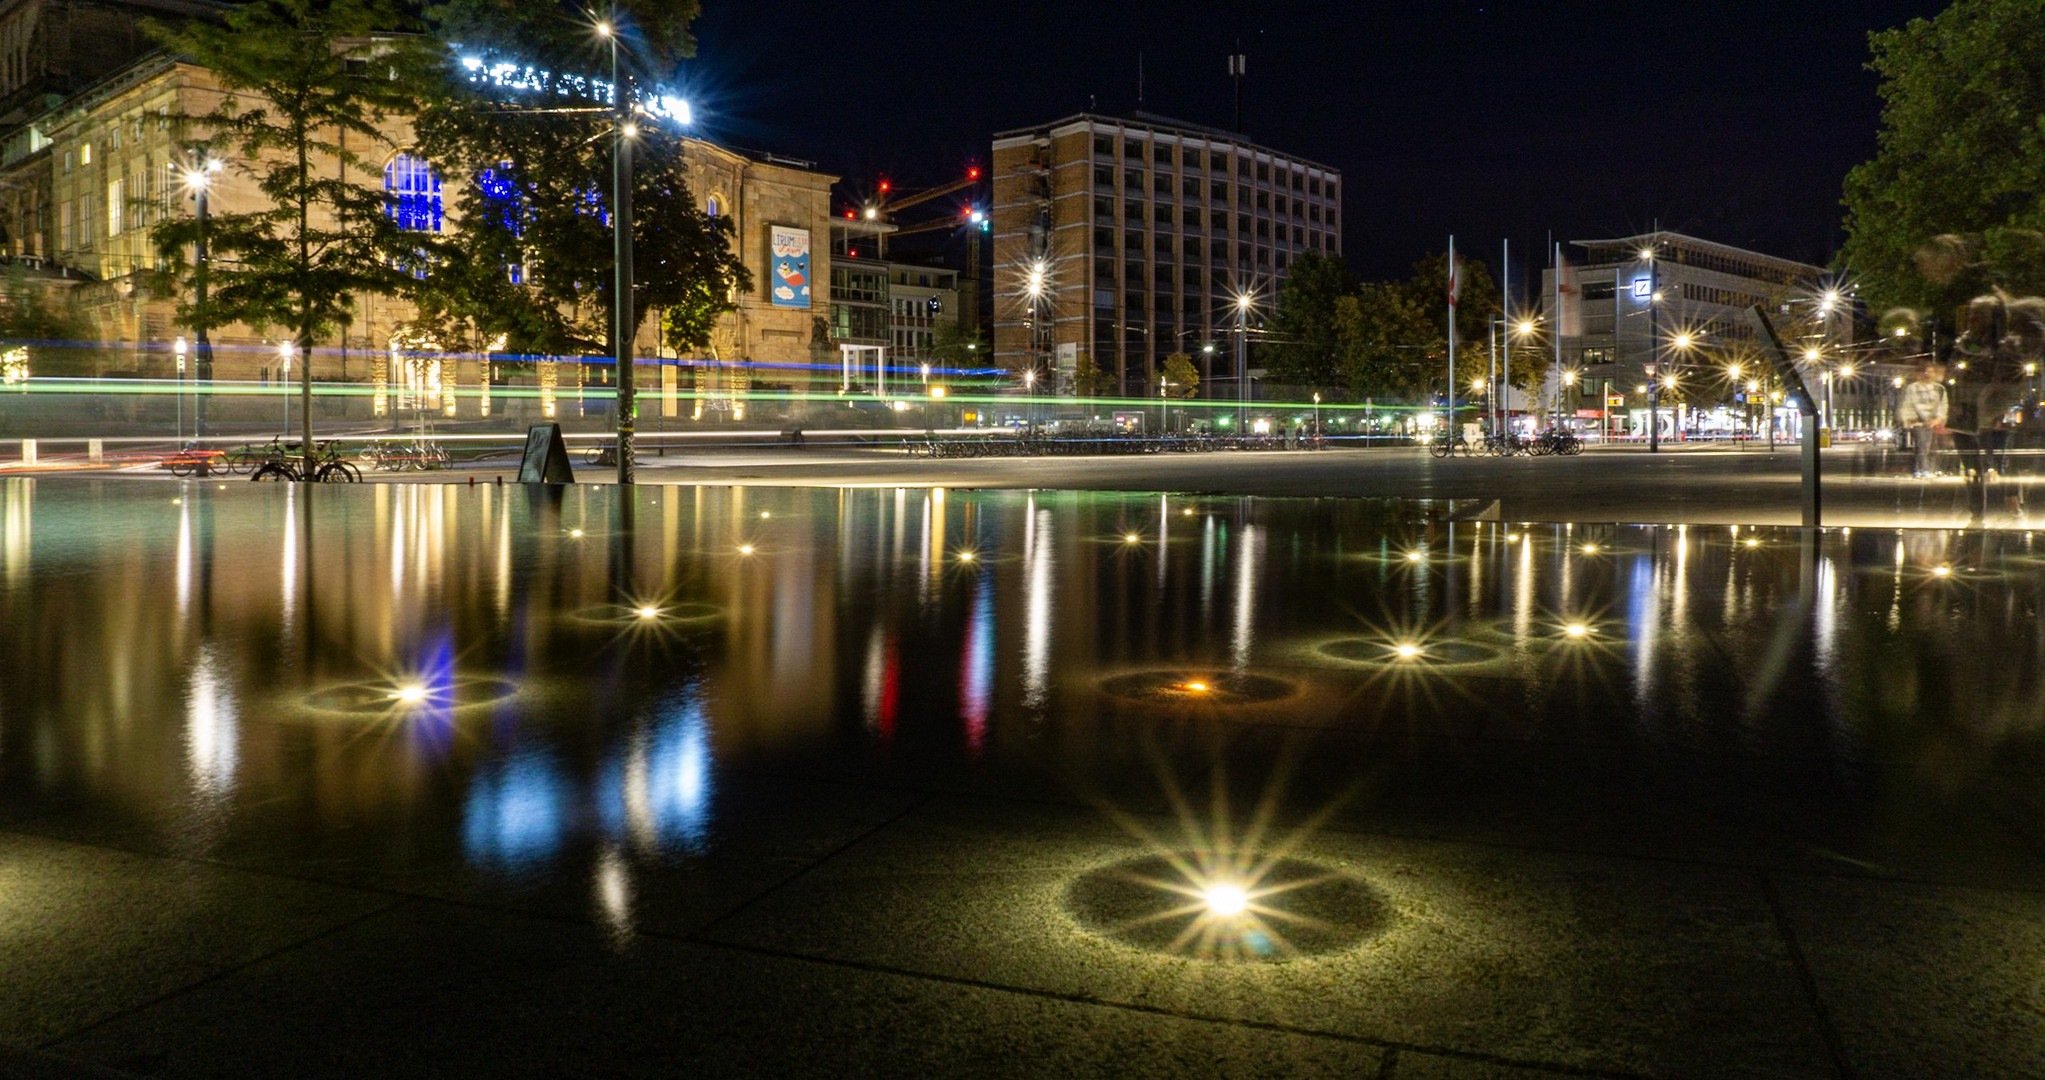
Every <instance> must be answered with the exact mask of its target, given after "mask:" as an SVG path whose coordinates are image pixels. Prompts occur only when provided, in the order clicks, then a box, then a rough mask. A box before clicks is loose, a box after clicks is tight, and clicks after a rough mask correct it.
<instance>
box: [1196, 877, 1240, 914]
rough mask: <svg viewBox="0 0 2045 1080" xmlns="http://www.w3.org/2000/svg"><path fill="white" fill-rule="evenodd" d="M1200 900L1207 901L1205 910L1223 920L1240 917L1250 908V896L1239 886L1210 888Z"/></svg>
mask: <svg viewBox="0 0 2045 1080" xmlns="http://www.w3.org/2000/svg"><path fill="white" fill-rule="evenodd" d="M1200 898H1201V899H1203V900H1205V901H1207V910H1209V911H1211V912H1213V913H1215V914H1216V915H1220V916H1222V917H1224V918H1227V917H1230V916H1235V915H1241V914H1242V913H1243V912H1244V911H1246V910H1248V909H1249V906H1250V894H1249V893H1246V892H1244V891H1243V887H1242V886H1240V885H1214V886H1210V887H1209V888H1208V889H1207V891H1206V892H1204V893H1202V894H1201V896H1200Z"/></svg>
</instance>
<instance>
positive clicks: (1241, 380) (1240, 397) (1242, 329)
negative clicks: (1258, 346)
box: [1236, 293, 1250, 438]
mask: <svg viewBox="0 0 2045 1080" xmlns="http://www.w3.org/2000/svg"><path fill="white" fill-rule="evenodd" d="M1249 338H1250V294H1249V293H1244V294H1242V295H1241V296H1238V297H1236V437H1237V438H1242V437H1244V436H1245V435H1246V434H1248V429H1249V426H1250V361H1249Z"/></svg>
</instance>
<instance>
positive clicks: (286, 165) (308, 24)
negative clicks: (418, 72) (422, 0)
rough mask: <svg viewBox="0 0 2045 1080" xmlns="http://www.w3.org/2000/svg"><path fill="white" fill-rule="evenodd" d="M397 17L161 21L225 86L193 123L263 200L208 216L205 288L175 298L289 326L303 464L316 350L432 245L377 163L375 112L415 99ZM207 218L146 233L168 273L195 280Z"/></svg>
mask: <svg viewBox="0 0 2045 1080" xmlns="http://www.w3.org/2000/svg"><path fill="white" fill-rule="evenodd" d="M403 28H404V19H403V17H402V16H401V14H400V10H399V8H398V6H397V5H396V4H395V3H393V2H392V0H264V2H262V3H255V4H239V5H235V6H232V7H229V8H227V9H226V10H225V12H224V14H223V16H222V19H221V21H220V22H218V23H214V22H210V21H205V20H193V21H191V22H189V23H185V24H183V25H181V26H179V27H177V28H175V29H166V28H164V27H160V26H159V27H155V28H153V32H154V33H156V35H157V37H158V38H159V39H160V40H162V41H163V43H164V44H165V46H167V47H168V48H169V49H170V50H171V51H173V52H175V53H178V54H180V55H182V56H184V57H186V58H187V59H189V60H190V61H191V62H192V63H194V64H197V65H199V66H200V67H203V68H206V69H208V70H209V71H210V72H212V74H213V77H214V78H215V79H216V80H217V81H218V82H219V83H220V85H221V87H222V88H223V90H224V91H225V93H224V94H223V96H222V98H221V99H220V102H219V104H218V105H217V106H216V107H215V108H214V109H213V110H212V111H211V112H208V113H205V114H203V115H200V116H195V117H188V118H186V119H187V122H189V123H191V124H193V125H195V126H196V127H197V128H198V129H199V131H200V132H201V133H203V135H204V138H205V140H206V143H207V145H208V146H209V148H211V150H212V151H213V152H214V153H215V154H216V155H217V156H219V157H221V158H222V159H224V160H225V161H226V163H227V167H228V168H229V169H233V170H235V171H237V172H239V173H240V174H241V175H243V176H245V177H247V178H248V179H249V180H251V181H252V182H253V183H254V185H255V188H256V190H257V191H258V192H259V193H260V194H261V196H262V205H261V207H260V208H258V209H254V210H249V211H244V212H240V213H231V214H214V215H212V217H211V219H210V220H209V222H208V223H207V224H206V226H205V228H206V241H207V243H208V245H209V247H210V249H211V252H212V255H213V258H212V259H211V260H209V261H210V262H211V264H212V265H211V267H210V270H209V275H208V276H209V285H210V286H211V287H210V289H209V292H208V296H207V300H206V303H205V305H204V307H203V310H202V309H201V308H199V307H197V306H195V305H193V304H192V303H189V302H186V303H181V304H180V305H179V312H178V313H179V317H180V319H182V320H185V321H187V322H190V323H193V324H199V323H203V324H205V325H208V326H220V325H224V324H226V323H230V322H244V323H247V324H248V325H250V326H253V327H258V328H261V327H266V326H281V327H284V328H285V329H286V330H288V331H289V333H290V335H291V338H292V341H293V342H294V343H295V345H296V351H297V363H298V365H299V369H298V370H299V376H300V384H299V405H300V409H301V411H302V413H303V415H304V422H305V426H304V430H305V431H306V432H307V434H308V438H307V439H306V440H305V455H306V464H307V467H308V469H310V467H311V464H312V454H313V445H312V439H311V438H310V437H309V436H310V433H311V431H312V368H313V356H314V352H313V346H314V345H315V344H316V343H317V342H318V341H320V340H321V339H322V338H323V337H324V336H325V335H326V334H328V333H330V332H332V331H333V330H334V329H336V328H338V327H341V326H345V325H347V324H348V322H349V321H350V319H351V317H352V315H353V306H352V305H353V299H354V297H355V296H356V295H357V294H361V293H379V294H387V295H388V294H408V293H410V292H411V291H412V289H413V287H414V286H415V285H416V284H417V282H418V278H417V277H416V276H415V274H416V273H417V272H419V271H420V270H421V269H422V264H421V255H422V251H423V250H424V249H425V248H426V247H427V246H428V245H427V244H426V243H425V242H423V241H422V239H421V237H420V235H419V234H418V233H415V232H408V231H407V230H405V229H403V228H401V227H400V225H399V223H398V222H397V221H396V220H395V219H393V217H392V216H391V215H390V214H389V213H387V212H386V210H387V206H388V200H387V197H386V195H385V193H384V191H383V186H382V183H381V175H380V173H381V157H382V154H383V153H384V152H385V151H387V150H388V149H390V148H391V146H390V140H389V139H388V138H387V137H386V136H385V135H384V133H383V127H382V121H383V120H384V119H385V118H386V117H389V116H394V115H402V114H403V113H405V112H407V111H409V110H410V109H412V108H413V107H414V105H415V104H416V101H417V99H416V96H415V94H414V92H413V84H412V83H411V82H410V80H409V79H408V78H407V77H406V75H407V73H408V72H410V71H412V70H415V68H416V60H415V54H416V51H417V50H419V49H421V48H423V45H422V44H421V43H420V42H419V41H418V40H417V39H416V38H415V37H412V36H398V37H392V36H389V33H390V32H391V31H394V30H400V29H403ZM380 35H381V36H380ZM199 228H200V225H199V223H198V221H197V220H195V219H192V218H176V219H172V220H168V221H165V222H162V223H160V224H158V225H156V226H155V227H154V229H153V231H152V239H153V240H154V242H155V243H156V244H157V246H158V248H159V249H160V250H161V251H162V252H163V253H164V254H165V255H166V256H167V257H169V258H170V259H171V260H172V266H171V269H170V273H171V274H172V275H173V277H174V278H175V279H180V280H184V279H189V276H190V273H191V268H190V267H189V266H188V265H187V264H185V262H184V260H183V256H184V253H185V251H186V249H187V247H188V246H189V245H191V244H193V243H194V242H195V241H197V240H198V239H199Z"/></svg>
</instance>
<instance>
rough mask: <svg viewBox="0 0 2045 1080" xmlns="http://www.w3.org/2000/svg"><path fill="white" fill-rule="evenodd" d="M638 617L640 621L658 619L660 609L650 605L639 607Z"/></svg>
mask: <svg viewBox="0 0 2045 1080" xmlns="http://www.w3.org/2000/svg"><path fill="white" fill-rule="evenodd" d="M639 617H640V618H642V619H658V618H660V609H659V608H657V607H653V606H652V605H644V606H641V607H640V608H639Z"/></svg>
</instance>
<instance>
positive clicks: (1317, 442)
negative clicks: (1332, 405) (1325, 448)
mask: <svg viewBox="0 0 2045 1080" xmlns="http://www.w3.org/2000/svg"><path fill="white" fill-rule="evenodd" d="M1320 448H1321V392H1320V391H1319V390H1316V391H1314V449H1316V450H1318V449H1320Z"/></svg>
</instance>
